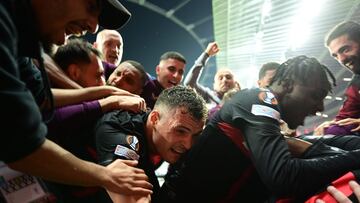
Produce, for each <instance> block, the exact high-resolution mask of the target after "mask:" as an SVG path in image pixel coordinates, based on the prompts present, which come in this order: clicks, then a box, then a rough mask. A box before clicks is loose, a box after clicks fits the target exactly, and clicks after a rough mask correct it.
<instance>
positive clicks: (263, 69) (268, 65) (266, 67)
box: [259, 62, 280, 80]
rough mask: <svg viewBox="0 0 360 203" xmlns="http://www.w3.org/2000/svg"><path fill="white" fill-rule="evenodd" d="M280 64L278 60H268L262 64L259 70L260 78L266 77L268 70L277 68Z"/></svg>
mask: <svg viewBox="0 0 360 203" xmlns="http://www.w3.org/2000/svg"><path fill="white" fill-rule="evenodd" d="M279 66H280V63H277V62H268V63H265V64H263V65H262V66H261V68H260V71H259V80H260V79H262V78H263V77H265V74H266V71H268V70H276V69H277V68H278V67H279Z"/></svg>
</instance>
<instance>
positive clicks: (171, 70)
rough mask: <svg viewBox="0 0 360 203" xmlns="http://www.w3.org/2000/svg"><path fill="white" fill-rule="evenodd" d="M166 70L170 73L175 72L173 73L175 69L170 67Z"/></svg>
mask: <svg viewBox="0 0 360 203" xmlns="http://www.w3.org/2000/svg"><path fill="white" fill-rule="evenodd" d="M168 70H169V71H170V72H175V71H176V69H175V67H174V66H170V67H168Z"/></svg>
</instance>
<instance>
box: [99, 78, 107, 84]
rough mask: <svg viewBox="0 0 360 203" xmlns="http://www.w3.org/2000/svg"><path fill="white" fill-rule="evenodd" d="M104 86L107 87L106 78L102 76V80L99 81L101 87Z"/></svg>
mask: <svg viewBox="0 0 360 203" xmlns="http://www.w3.org/2000/svg"><path fill="white" fill-rule="evenodd" d="M104 85H106V82H105V77H104V76H102V77H101V79H100V80H99V86H104Z"/></svg>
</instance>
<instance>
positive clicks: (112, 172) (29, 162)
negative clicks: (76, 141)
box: [7, 140, 152, 196]
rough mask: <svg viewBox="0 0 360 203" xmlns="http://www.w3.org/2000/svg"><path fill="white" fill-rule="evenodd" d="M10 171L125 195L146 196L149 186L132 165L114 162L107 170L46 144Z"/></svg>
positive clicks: (118, 161)
mask: <svg viewBox="0 0 360 203" xmlns="http://www.w3.org/2000/svg"><path fill="white" fill-rule="evenodd" d="M7 164H8V165H9V166H10V167H11V168H12V169H14V170H18V171H21V172H24V173H28V174H32V175H34V176H38V177H41V178H44V179H47V180H51V181H56V182H60V183H66V184H73V185H82V186H101V187H104V188H105V189H107V190H109V191H113V192H117V193H121V194H125V195H144V196H146V195H149V194H150V193H151V188H152V186H151V184H150V183H148V182H147V176H146V175H145V173H144V171H143V170H142V169H138V168H135V167H134V166H135V165H136V164H137V163H136V161H121V160H116V161H114V162H113V163H112V164H110V165H108V166H107V167H103V166H100V165H97V164H95V163H91V162H87V161H83V160H81V159H78V158H77V157H75V156H74V155H72V154H71V153H70V152H68V151H66V150H64V149H63V148H61V147H60V146H58V145H57V144H55V143H53V142H52V141H50V140H45V142H44V143H43V144H42V145H41V146H40V147H39V148H38V149H36V150H35V151H34V152H33V153H31V154H29V155H27V156H26V157H24V158H22V159H20V160H17V161H14V162H11V163H7Z"/></svg>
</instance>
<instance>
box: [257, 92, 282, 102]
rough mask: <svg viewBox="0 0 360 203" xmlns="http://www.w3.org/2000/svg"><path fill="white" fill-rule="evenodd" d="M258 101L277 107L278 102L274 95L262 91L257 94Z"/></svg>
mask: <svg viewBox="0 0 360 203" xmlns="http://www.w3.org/2000/svg"><path fill="white" fill-rule="evenodd" d="M259 99H260V101H263V102H265V103H267V104H272V105H277V104H278V101H277V99H276V98H275V95H274V94H273V93H271V92H269V91H264V92H260V93H259Z"/></svg>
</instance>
